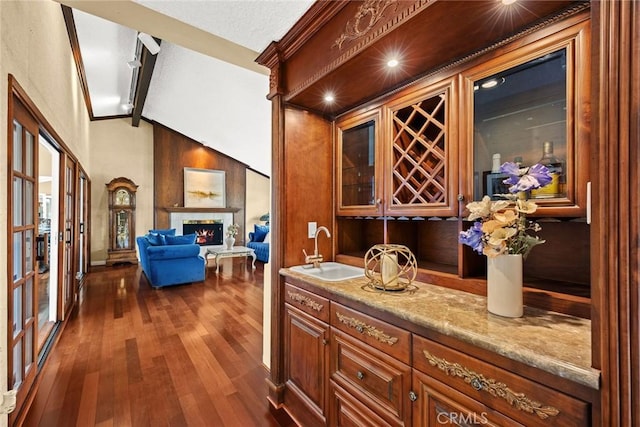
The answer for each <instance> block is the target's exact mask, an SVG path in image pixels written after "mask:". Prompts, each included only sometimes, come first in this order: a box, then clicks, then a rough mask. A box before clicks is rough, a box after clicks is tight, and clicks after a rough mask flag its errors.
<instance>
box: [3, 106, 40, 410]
mask: <svg viewBox="0 0 640 427" xmlns="http://www.w3.org/2000/svg"><path fill="white" fill-rule="evenodd" d="M11 99H12V102H13V109H10V110H9V111H13V112H14V117H13V118H12V123H13V132H12V134H11V136H12V141H11V142H10V147H11V156H10V157H9V159H10V165H9V171H10V172H11V174H10V175H11V178H10V179H11V182H12V185H11V187H10V192H11V194H9V200H10V201H11V204H12V209H11V211H10V215H11V221H10V224H11V233H10V236H12V240H13V241H12V242H11V246H10V247H11V253H10V257H11V259H12V262H11V263H10V264H9V266H10V268H11V272H10V277H12V279H13V280H12V283H11V286H12V288H10V291H9V293H8V296H9V304H8V306H9V307H10V313H9V319H11V324H12V331H11V332H12V333H11V334H9V337H8V345H9V348H10V352H9V354H10V359H9V372H11V378H10V380H9V385H10V387H11V388H13V389H16V390H17V391H18V401H19V404H21V403H22V402H23V399H24V397H25V396H26V393H27V391H28V389H29V388H30V387H31V384H32V383H33V380H34V378H35V373H36V369H34V367H35V365H34V363H33V361H34V360H35V347H36V345H35V344H36V343H35V336H36V334H35V325H36V321H35V307H34V304H35V293H36V291H35V280H36V272H35V266H36V262H35V256H36V254H35V236H36V235H35V230H36V224H35V214H34V212H35V206H36V188H37V187H36V173H35V169H36V156H37V147H36V146H35V145H34V141H35V137H34V135H37V132H38V124H37V122H36V121H35V119H34V118H33V116H32V115H31V114H30V113H29V112H28V111H27V110H26V109H25V108H24V106H23V105H22V104H21V103H20V101H19V100H17V98H15V97H12V98H11Z"/></svg>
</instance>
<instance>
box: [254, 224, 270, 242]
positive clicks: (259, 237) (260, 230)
mask: <svg viewBox="0 0 640 427" xmlns="http://www.w3.org/2000/svg"><path fill="white" fill-rule="evenodd" d="M268 232H269V226H268V225H259V224H255V225H254V226H253V241H254V242H263V241H264V238H265V237H266V236H267V233H268Z"/></svg>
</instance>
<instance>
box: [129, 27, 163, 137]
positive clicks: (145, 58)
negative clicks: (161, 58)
mask: <svg viewBox="0 0 640 427" xmlns="http://www.w3.org/2000/svg"><path fill="white" fill-rule="evenodd" d="M154 40H155V41H156V42H157V43H158V44H159V45H160V44H162V40H160V39H158V38H155V37H154ZM157 57H158V55H152V54H151V53H150V52H149V49H147V48H146V46H145V47H144V48H143V49H142V59H141V60H140V62H141V63H142V66H141V67H140V73H138V83H137V84H136V92H135V96H134V98H133V111H132V112H131V126H133V127H138V126H139V125H140V119H141V118H142V109H143V108H144V102H145V101H146V99H147V94H148V93H149V85H150V84H151V76H153V69H154V68H155V66H156V59H157Z"/></svg>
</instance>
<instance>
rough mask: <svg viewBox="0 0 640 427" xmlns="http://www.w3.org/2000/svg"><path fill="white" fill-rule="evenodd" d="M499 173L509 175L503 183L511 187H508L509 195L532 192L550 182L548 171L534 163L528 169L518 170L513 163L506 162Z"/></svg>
mask: <svg viewBox="0 0 640 427" xmlns="http://www.w3.org/2000/svg"><path fill="white" fill-rule="evenodd" d="M500 171H501V172H502V173H505V174H507V175H509V177H508V178H507V179H505V180H504V181H503V182H504V183H505V184H509V185H510V186H511V187H509V192H510V193H518V192H520V191H529V190H534V189H536V188H540V187H544V186H545V185H547V184H549V183H550V182H551V175H550V174H549V169H547V167H546V166H544V165H541V164H540V163H536V164H535V165H533V166H531V167H530V168H519V167H518V165H517V164H515V163H512V162H506V163H504V164H503V165H502V166H500Z"/></svg>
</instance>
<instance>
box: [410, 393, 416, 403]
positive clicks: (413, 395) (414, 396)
mask: <svg viewBox="0 0 640 427" xmlns="http://www.w3.org/2000/svg"><path fill="white" fill-rule="evenodd" d="M409 400H410V401H412V402H415V401H416V400H418V395H417V394H415V392H413V391H410V392H409Z"/></svg>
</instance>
